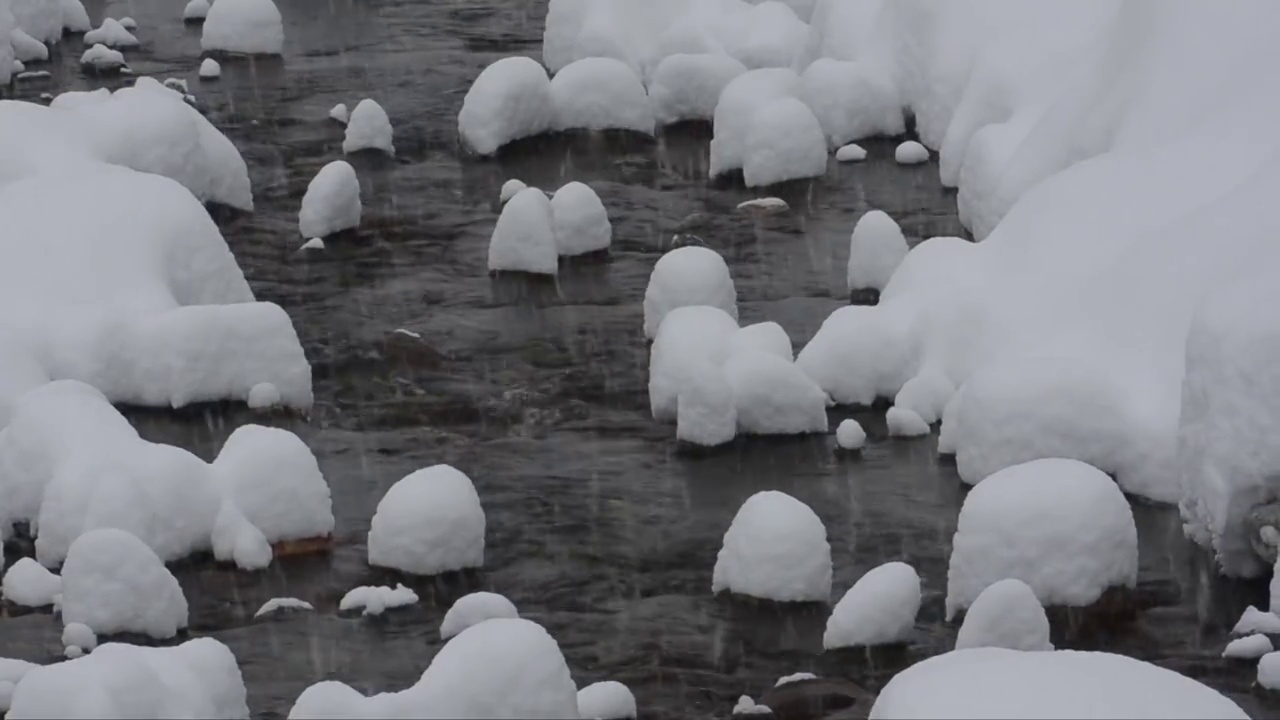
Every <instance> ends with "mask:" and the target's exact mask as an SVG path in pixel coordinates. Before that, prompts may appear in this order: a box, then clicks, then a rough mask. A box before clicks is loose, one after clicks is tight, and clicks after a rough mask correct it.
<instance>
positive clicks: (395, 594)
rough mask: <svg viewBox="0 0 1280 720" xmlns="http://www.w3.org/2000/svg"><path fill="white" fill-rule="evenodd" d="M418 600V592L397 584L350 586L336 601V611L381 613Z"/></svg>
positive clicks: (368, 613)
mask: <svg viewBox="0 0 1280 720" xmlns="http://www.w3.org/2000/svg"><path fill="white" fill-rule="evenodd" d="M416 602H418V594H417V593H415V592H414V591H413V590H410V589H409V588H407V587H405V586H404V585H403V584H397V585H396V586H395V587H394V588H390V587H387V586H386V585H362V586H360V587H358V588H352V589H351V590H349V591H348V592H347V594H346V595H343V596H342V600H341V601H339V602H338V611H339V612H347V611H349V610H360V611H361V614H363V615H381V614H382V613H384V612H386V611H387V610H392V609H395V608H399V607H405V606H408V605H413V604H414V603H416Z"/></svg>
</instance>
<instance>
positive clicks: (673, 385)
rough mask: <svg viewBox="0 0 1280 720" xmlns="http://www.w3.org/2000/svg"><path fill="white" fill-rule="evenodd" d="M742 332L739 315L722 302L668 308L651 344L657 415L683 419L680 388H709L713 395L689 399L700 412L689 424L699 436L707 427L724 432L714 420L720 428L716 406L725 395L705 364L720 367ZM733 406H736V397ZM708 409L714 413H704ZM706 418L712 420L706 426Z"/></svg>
mask: <svg viewBox="0 0 1280 720" xmlns="http://www.w3.org/2000/svg"><path fill="white" fill-rule="evenodd" d="M737 332H738V323H737V321H736V320H734V319H733V318H732V317H731V316H730V315H729V314H728V313H726V312H725V311H723V310H721V309H720V308H717V307H712V306H710V305H686V306H683V307H677V308H675V309H673V310H672V311H671V312H669V313H667V314H666V317H665V318H664V319H663V321H662V326H661V327H660V328H658V336H657V337H656V338H654V340H653V345H652V346H651V347H650V348H649V408H650V410H651V412H652V413H653V419H654V420H657V421H659V422H671V421H673V420H675V421H677V422H678V417H679V413H678V410H679V406H678V400H679V397H680V395H681V393H683V392H685V390H686V388H692V389H693V390H692V391H693V392H695V393H698V392H701V391H703V390H705V391H706V392H708V393H709V394H710V395H709V396H703V397H701V398H698V399H694V398H691V399H690V402H692V403H693V404H694V405H693V407H697V408H698V410H697V415H696V416H691V417H690V419H689V422H691V423H694V424H693V425H690V426H689V430H690V432H691V433H693V434H694V435H697V436H701V435H702V433H703V432H710V433H711V435H712V436H718V435H719V434H720V433H719V432H718V431H714V430H712V426H714V427H715V428H720V427H721V425H720V423H722V422H723V421H724V416H723V415H722V414H721V413H720V412H718V410H717V408H719V407H720V403H721V402H723V396H722V395H721V394H720V390H721V388H719V386H718V385H716V384H714V383H713V382H712V381H709V380H706V379H705V378H706V376H707V373H708V372H709V371H708V370H707V369H705V368H703V365H704V364H706V365H710V366H712V369H711V371H714V370H716V369H718V368H719V366H720V365H721V363H723V362H724V359H725V357H726V356H727V352H728V347H729V342H730V340H731V339H732V338H733V336H734V334H735V333H737ZM700 379H701V380H702V382H699V380H700ZM695 386H696V387H695ZM731 387H732V386H731ZM734 406H735V407H736V406H737V401H736V399H735V401H734ZM691 410H692V408H691ZM703 412H711V413H713V414H714V415H713V416H711V417H708V416H703V415H702V413H703ZM735 417H736V413H735ZM713 418H714V419H713ZM703 422H707V423H709V424H708V425H705V426H704V425H703V424H702V423H703ZM695 428H703V429H695Z"/></svg>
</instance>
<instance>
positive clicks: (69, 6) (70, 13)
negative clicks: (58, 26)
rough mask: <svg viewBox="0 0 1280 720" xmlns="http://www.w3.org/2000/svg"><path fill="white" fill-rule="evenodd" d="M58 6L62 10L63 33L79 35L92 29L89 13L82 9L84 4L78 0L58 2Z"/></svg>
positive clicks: (60, 0)
mask: <svg viewBox="0 0 1280 720" xmlns="http://www.w3.org/2000/svg"><path fill="white" fill-rule="evenodd" d="M58 6H59V7H60V8H62V29H63V31H64V32H67V33H71V34H73V35H79V34H82V33H87V32H89V31H90V30H92V29H93V23H91V22H90V21H89V12H88V11H87V10H85V9H84V3H82V2H80V0H58Z"/></svg>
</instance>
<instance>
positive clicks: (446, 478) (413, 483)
mask: <svg viewBox="0 0 1280 720" xmlns="http://www.w3.org/2000/svg"><path fill="white" fill-rule="evenodd" d="M484 535H485V516H484V510H483V509H482V508H481V507H480V498H479V496H478V495H476V489H475V486H474V485H472V484H471V479H470V478H468V477H467V476H466V475H465V474H463V473H462V472H461V471H460V470H457V469H455V468H453V467H450V466H449V465H433V466H431V467H428V468H423V469H421V470H418V471H415V472H413V473H410V474H409V475H407V476H405V477H404V478H402V479H400V480H399V481H398V482H396V484H395V485H392V486H391V489H390V490H388V491H387V493H386V495H383V497H382V500H381V501H380V502H379V503H378V508H377V510H376V511H375V512H374V514H373V520H372V521H371V523H370V525H369V564H370V565H374V566H376V567H385V568H392V569H395V570H399V571H401V572H406V573H412V574H415V575H438V574H440V573H444V572H451V571H454V570H465V569H468V568H478V567H481V566H482V565H484Z"/></svg>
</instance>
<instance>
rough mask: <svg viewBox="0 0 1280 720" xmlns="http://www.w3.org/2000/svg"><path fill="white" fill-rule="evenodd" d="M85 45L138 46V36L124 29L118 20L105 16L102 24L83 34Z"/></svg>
mask: <svg viewBox="0 0 1280 720" xmlns="http://www.w3.org/2000/svg"><path fill="white" fill-rule="evenodd" d="M84 42H85V44H86V45H98V44H102V45H106V46H107V47H109V48H131V47H137V46H138V38H136V37H134V36H133V33H131V32H129V31H128V30H126V29H125V27H124V26H123V25H121V24H120V21H119V20H116V19H114V18H106V19H105V20H103V21H102V26H101V27H99V28H98V29H96V30H90V31H89V32H87V33H85V34H84Z"/></svg>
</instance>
